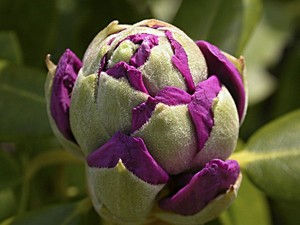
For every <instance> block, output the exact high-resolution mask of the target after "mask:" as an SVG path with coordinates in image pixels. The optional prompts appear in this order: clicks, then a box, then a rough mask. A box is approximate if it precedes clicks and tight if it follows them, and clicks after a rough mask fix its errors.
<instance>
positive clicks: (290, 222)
mask: <svg viewBox="0 0 300 225" xmlns="http://www.w3.org/2000/svg"><path fill="white" fill-rule="evenodd" d="M271 206H272V211H273V215H274V221H276V222H277V224H284V225H299V221H300V214H299V212H300V203H299V202H298V203H289V202H284V201H271Z"/></svg>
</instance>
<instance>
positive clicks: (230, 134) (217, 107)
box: [192, 86, 239, 168]
mask: <svg viewBox="0 0 300 225" xmlns="http://www.w3.org/2000/svg"><path fill="white" fill-rule="evenodd" d="M212 111H213V115H214V126H213V127H212V130H211V132H210V135H209V138H208V139H207V141H206V143H205V145H204V147H203V148H202V149H201V150H200V151H199V153H198V154H197V155H196V157H195V159H194V160H193V163H192V164H193V167H195V168H198V167H199V165H200V166H205V164H206V163H207V162H209V161H210V160H212V159H215V158H218V159H222V160H225V159H227V158H228V157H229V156H230V155H231V153H232V152H233V150H234V149H235V148H236V145H237V140H238V135H239V117H238V113H237V109H236V105H235V103H234V101H233V98H232V97H231V95H230V93H229V91H228V90H227V88H226V87H225V86H223V87H222V89H221V91H220V92H219V94H218V96H217V97H216V98H215V99H214V100H213V106H212Z"/></svg>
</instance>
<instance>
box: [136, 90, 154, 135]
mask: <svg viewBox="0 0 300 225" xmlns="http://www.w3.org/2000/svg"><path fill="white" fill-rule="evenodd" d="M156 104H157V101H156V100H155V99H154V98H152V97H150V96H149V97H148V99H147V101H146V102H143V103H142V104H140V105H138V106H137V107H135V108H133V109H132V124H131V133H133V132H134V131H136V130H138V129H140V128H141V127H142V126H143V125H144V124H145V123H146V122H147V121H148V120H149V119H150V117H151V116H152V113H153V111H154V109H155V106H156Z"/></svg>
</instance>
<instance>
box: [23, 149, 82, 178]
mask: <svg viewBox="0 0 300 225" xmlns="http://www.w3.org/2000/svg"><path fill="white" fill-rule="evenodd" d="M81 163H82V161H80V160H79V159H78V158H76V157H75V156H73V155H72V154H70V153H68V152H67V151H62V150H51V151H46V152H44V153H42V154H39V155H37V156H36V157H35V158H33V159H32V160H31V161H30V162H29V163H28V167H27V168H26V170H25V175H24V179H25V181H26V182H29V181H30V180H31V179H32V178H33V177H34V176H35V174H36V173H37V172H38V171H39V170H40V169H42V168H44V167H46V166H51V165H57V164H79V165H80V164H81Z"/></svg>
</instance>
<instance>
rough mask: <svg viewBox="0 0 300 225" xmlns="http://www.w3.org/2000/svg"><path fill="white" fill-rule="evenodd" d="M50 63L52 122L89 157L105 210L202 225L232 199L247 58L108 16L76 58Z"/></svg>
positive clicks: (134, 218) (98, 204)
mask: <svg viewBox="0 0 300 225" xmlns="http://www.w3.org/2000/svg"><path fill="white" fill-rule="evenodd" d="M48 64H50V62H49V61H48ZM48 67H49V71H50V73H51V74H55V75H54V76H50V78H49V80H50V82H49V83H50V85H46V90H48V93H49V94H48V99H49V98H50V100H48V102H49V103H48V108H49V110H48V111H49V117H50V121H52V126H53V129H54V132H55V133H56V135H57V136H58V137H59V138H60V139H61V140H63V143H68V146H67V147H70V143H71V144H72V145H73V146H75V148H74V149H80V151H81V153H82V155H84V156H85V157H86V162H87V163H86V165H87V178H88V183H89V189H90V193H91V197H92V199H93V203H94V206H95V208H96V210H97V212H98V213H99V214H100V215H101V216H103V217H105V218H107V219H111V220H114V221H116V222H117V223H121V224H122V223H123V224H143V223H147V222H149V221H151V220H155V219H157V218H159V219H160V220H164V221H167V222H171V223H178V224H199V223H204V222H206V221H208V220H210V219H213V218H214V217H216V216H218V214H219V213H220V212H221V211H222V210H224V209H225V208H226V207H228V205H229V204H230V203H231V202H232V200H233V199H234V198H235V196H236V192H237V189H238V187H239V182H240V177H241V176H240V168H239V165H238V164H237V162H235V161H232V160H226V159H227V158H228V157H229V156H230V154H231V153H232V151H233V150H234V149H235V147H236V143H237V139H238V133H239V127H240V125H241V123H242V121H243V120H244V117H245V112H246V108H247V95H246V94H247V93H246V91H245V90H246V88H245V80H244V77H243V76H244V75H243V73H244V61H243V58H240V59H235V58H234V57H233V56H230V55H228V54H226V53H222V52H221V51H220V50H219V49H218V48H217V47H215V46H213V45H211V44H210V43H208V42H205V41H196V42H194V41H192V40H191V39H190V38H189V37H188V36H187V35H186V34H185V33H184V32H183V31H181V30H179V29H178V28H176V27H174V26H172V25H170V24H168V23H164V22H162V21H158V20H144V21H141V22H139V23H136V24H134V25H132V26H130V25H119V24H118V23H117V22H116V21H114V22H112V23H111V24H109V25H108V26H107V27H106V28H105V29H104V30H102V31H101V32H100V33H99V34H98V35H97V36H96V37H95V39H94V40H93V41H92V42H91V44H90V45H89V47H88V48H87V50H86V52H85V55H84V58H83V61H82V63H81V62H80V60H79V59H78V58H77V57H76V56H75V55H74V54H73V53H72V54H71V53H70V51H69V50H67V52H66V53H65V54H64V55H63V56H62V58H61V59H60V61H59V63H58V65H57V68H53V69H51V66H48ZM51 71H52V72H51ZM51 83H53V84H51ZM76 151H77V150H76ZM185 218H186V221H187V222H184V221H185Z"/></svg>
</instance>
